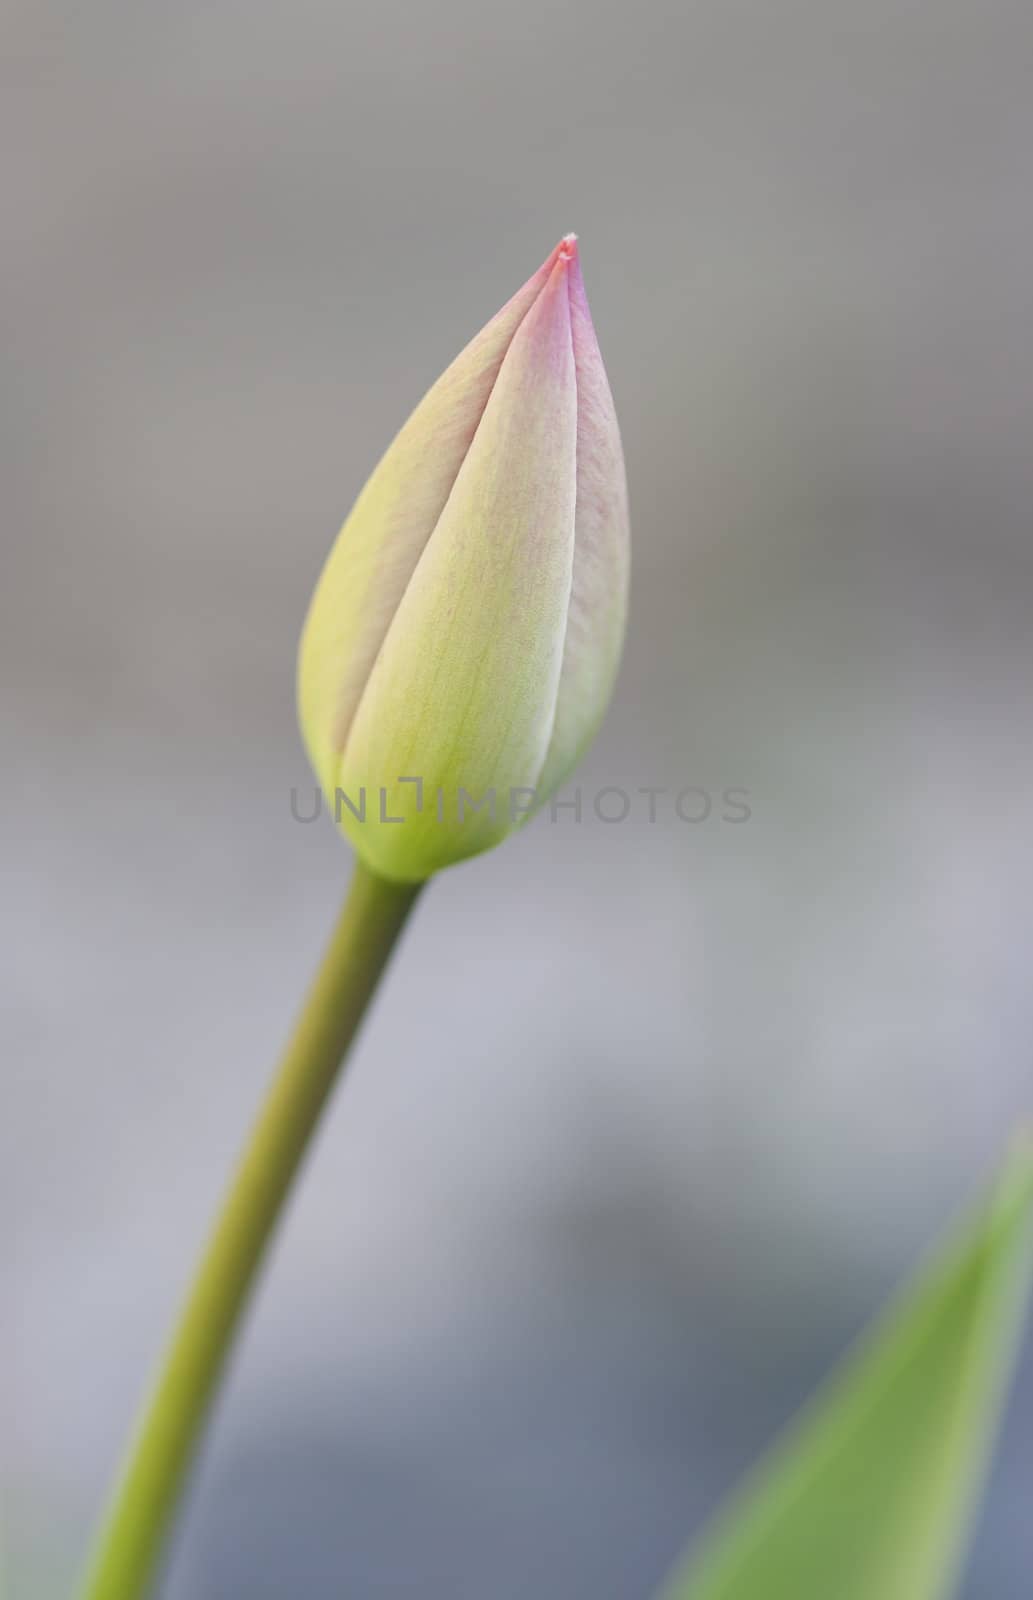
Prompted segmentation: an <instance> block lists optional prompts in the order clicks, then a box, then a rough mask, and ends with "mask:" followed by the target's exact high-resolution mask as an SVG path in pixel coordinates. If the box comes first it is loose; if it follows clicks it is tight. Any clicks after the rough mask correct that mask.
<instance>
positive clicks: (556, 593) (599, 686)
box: [298, 235, 628, 883]
mask: <svg viewBox="0 0 1033 1600" xmlns="http://www.w3.org/2000/svg"><path fill="white" fill-rule="evenodd" d="M627 586H628V515H627V491H626V487H625V478H624V462H623V456H622V453H621V443H620V434H619V432H618V428H617V419H616V416H615V413H614V408H613V400H612V397H611V395H610V389H609V385H608V383H607V380H606V373H605V370H604V368H603V363H602V358H601V356H600V353H599V346H598V343H597V341H596V337H595V331H594V329H593V326H592V319H591V315H590V313H589V309H588V302H587V300H586V298H585V291H584V286H583V283H582V279H581V271H580V266H579V261H578V251H577V242H576V240H575V238H574V237H573V235H569V236H568V237H567V238H565V239H563V240H561V242H560V243H559V244H558V245H557V246H556V248H555V250H553V252H552V254H551V255H550V256H549V258H548V260H547V261H546V262H545V263H544V264H543V266H542V267H541V268H539V270H538V271H537V272H536V273H535V274H534V276H533V277H532V278H530V279H529V280H528V282H527V283H526V284H525V285H524V287H523V288H522V289H520V290H519V291H518V292H517V293H516V294H515V295H514V296H513V298H512V299H511V300H510V301H509V302H508V303H507V304H506V305H505V306H504V307H503V308H502V310H501V311H500V312H499V313H498V315H497V316H495V317H494V318H493V319H492V320H491V321H490V322H489V323H488V324H487V326H486V327H485V328H484V329H483V330H482V331H481V332H480V333H479V334H478V335H477V337H476V338H475V339H473V340H472V342H471V343H470V344H468V345H467V346H466V348H465V349H464V350H463V351H462V353H461V354H460V355H459V356H457V357H456V359H455V361H453V363H452V365H451V366H450V367H449V368H448V369H447V371H446V372H445V373H444V374H443V376H442V377H441V378H439V379H438V381H437V383H435V384H434V386H433V388H431V390H430V391H429V392H428V394H427V395H426V396H425V397H424V399H423V400H422V401H421V402H420V404H419V405H418V406H417V408H416V410H415V411H414V412H413V414H412V416H411V417H410V418H409V420H408V422H407V423H406V424H405V426H404V427H403V428H402V430H401V432H400V433H399V434H398V436H397V438H396V439H395V440H394V442H393V444H391V446H390V447H389V449H388V450H387V453H386V454H385V455H384V457H383V458H382V460H381V461H380V464H379V465H378V466H377V468H376V470H375V471H374V473H373V476H372V477H371V478H370V480H369V482H368V483H367V484H366V487H365V488H364V489H363V491H362V493H361V494H360V496H359V498H358V501H357V502H356V504H355V507H354V509H353V511H352V512H351V515H350V516H349V517H348V520H347V521H346V522H345V524H344V527H343V528H342V530H341V532H340V535H339V536H338V539H337V541H336V543H335V544H334V546H333V549H332V550H331V552H330V555H329V557H328V559H327V562H326V566H325V568H324V570H323V573H322V576H321V578H320V580H319V583H318V585H317V588H316V591H315V594H314V596H313V599H312V603H311V607H310V609H309V613H308V617H307V619H306V622H305V627H304V631H303V634H302V639H301V649H300V657H299V670H298V693H299V710H300V720H301V727H302V732H303V735H304V739H305V742H306V746H307V748H308V752H309V755H310V758H311V760H312V763H313V766H314V768H315V771H316V775H317V777H318V780H319V783H320V786H321V788H322V791H323V794H324V797H325V800H326V802H327V804H328V805H329V806H331V807H332V809H333V810H334V812H335V815H336V816H337V818H338V821H339V823H340V825H341V827H342V829H343V831H344V832H345V834H346V835H347V836H348V837H349V839H350V840H351V841H352V843H353V845H354V847H355V849H356V851H357V852H358V854H359V855H360V857H361V858H362V859H363V860H364V862H365V863H366V865H367V866H368V867H370V868H371V869H372V870H373V871H374V872H376V873H378V874H379V875H380V876H381V877H385V878H389V879H393V880H395V881H398V882H403V883H405V882H409V883H416V882H420V881H422V880H423V879H425V878H427V877H429V876H430V875H431V874H432V873H433V872H435V871H437V870H438V869H439V868H441V867H444V866H448V865H450V864H451V863H453V862H455V861H459V860H462V859H463V858H465V857H467V856H470V855H474V854H476V853H477V852H478V851H481V850H485V849H487V848H489V847H490V846H491V845H493V844H497V843H498V842H499V841H500V840H501V839H503V838H504V837H505V836H506V835H507V834H508V833H510V832H512V831H513V830H514V828H516V827H518V826H519V825H520V824H521V822H523V821H524V820H525V819H526V817H527V816H528V815H530V814H531V813H532V812H533V811H534V809H535V808H536V807H537V806H539V805H540V804H541V803H542V802H543V801H544V800H545V799H547V797H548V796H549V795H550V794H551V793H552V792H553V791H554V790H555V789H556V788H557V786H558V785H559V784H560V783H562V781H563V780H564V779H565V778H566V776H567V775H568V774H569V772H570V771H571V769H572V768H573V766H574V764H575V763H576V762H577V760H578V758H579V757H580V755H581V754H582V752H583V751H584V749H585V747H586V745H587V744H588V743H589V741H590V740H591V738H592V736H593V734H594V733H595V731H596V729H597V727H598V726H599V723H600V721H601V719H602V716H603V713H604V711H605V709H606V705H607V703H608V701H609V698H610V694H611V690H612V687H613V682H614V677H615V675H616V671H617V665H618V660H619V656H620V651H621V644H622V640H623V635H624V625H625V612H626V601H627Z"/></svg>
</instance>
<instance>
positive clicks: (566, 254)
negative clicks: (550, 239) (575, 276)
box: [556, 233, 577, 261]
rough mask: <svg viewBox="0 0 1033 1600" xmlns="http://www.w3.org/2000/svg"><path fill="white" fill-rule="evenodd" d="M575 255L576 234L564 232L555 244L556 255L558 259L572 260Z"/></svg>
mask: <svg viewBox="0 0 1033 1600" xmlns="http://www.w3.org/2000/svg"><path fill="white" fill-rule="evenodd" d="M576 255H577V234H576V233H565V234H564V235H563V238H562V239H561V240H560V242H559V244H558V245H557V246H556V256H557V259H558V260H560V261H573V259H574V257H575V256H576Z"/></svg>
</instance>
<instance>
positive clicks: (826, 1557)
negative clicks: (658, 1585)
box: [662, 1142, 1033, 1600]
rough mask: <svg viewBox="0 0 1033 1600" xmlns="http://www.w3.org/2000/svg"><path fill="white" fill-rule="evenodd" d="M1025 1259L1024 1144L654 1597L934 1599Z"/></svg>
mask: <svg viewBox="0 0 1033 1600" xmlns="http://www.w3.org/2000/svg"><path fill="white" fill-rule="evenodd" d="M1031 1273H1033V1144H1030V1143H1028V1142H1026V1143H1024V1144H1023V1145H1022V1147H1021V1148H1019V1149H1017V1150H1016V1151H1015V1152H1014V1154H1013V1155H1012V1156H1011V1157H1010V1158H1009V1160H1008V1161H1007V1162H1006V1163H1005V1166H1004V1168H1003V1171H1002V1173H1001V1176H1000V1178H999V1180H998V1182H997V1184H996V1185H995V1187H994V1189H993V1191H992V1192H991V1194H990V1195H989V1196H988V1197H987V1199H986V1200H985V1201H984V1202H983V1204H982V1205H981V1206H980V1207H979V1208H978V1210H977V1211H976V1213H975V1214H974V1216H972V1217H970V1218H969V1219H968V1221H967V1223H966V1224H965V1226H964V1227H963V1228H962V1230H961V1232H960V1234H959V1235H958V1236H956V1237H955V1238H954V1239H953V1240H952V1242H951V1243H950V1244H949V1245H948V1247H947V1249H946V1250H945V1251H944V1252H943V1253H942V1254H941V1255H940V1256H939V1257H938V1258H937V1259H935V1260H934V1262H933V1263H932V1264H931V1265H930V1266H927V1267H926V1268H924V1269H923V1270H922V1271H921V1272H920V1274H919V1275H918V1277H917V1278H916V1279H915V1280H914V1281H913V1282H912V1283H911V1284H910V1285H909V1286H908V1287H907V1289H906V1290H905V1292H904V1294H903V1295H902V1296H901V1297H900V1299H899V1300H898V1301H897V1303H896V1304H895V1305H894V1306H892V1307H891V1308H890V1310H889V1311H888V1313H886V1314H885V1315H884V1317H883V1318H882V1319H881V1320H880V1321H879V1323H877V1324H876V1326H875V1327H874V1329H872V1330H871V1331H870V1332H869V1333H867V1334H866V1335H864V1336H862V1338H861V1340H860V1341H859V1343H858V1346H857V1348H856V1349H855V1350H854V1351H853V1352H852V1354H850V1355H849V1356H848V1357H847V1359H846V1360H845V1361H844V1363H843V1365H842V1367H841V1368H840V1369H839V1370H838V1371H837V1372H836V1373H835V1374H834V1375H833V1377H832V1378H831V1379H830V1380H829V1382H828V1383H827V1384H826V1386H825V1387H824V1388H823V1390H822V1391H820V1392H819V1394H818V1396H817V1397H816V1399H815V1400H814V1401H813V1402H812V1403H811V1404H810V1406H808V1407H807V1409H806V1410H805V1412H804V1413H803V1415H802V1417H801V1418H800V1419H799V1420H798V1421H797V1422H796V1423H795V1424H794V1425H793V1426H791V1428H790V1430H789V1432H788V1434H787V1435H786V1437H785V1439H784V1441H783V1442H782V1443H781V1444H777V1445H776V1446H775V1448H774V1450H773V1451H772V1452H771V1454H770V1456H769V1457H768V1458H767V1460H766V1461H764V1462H762V1463H761V1465H760V1467H759V1469H758V1470H757V1471H756V1472H755V1473H754V1474H752V1475H751V1476H750V1477H749V1478H748V1480H747V1482H746V1484H745V1485H744V1486H743V1488H742V1489H741V1491H740V1492H739V1494H738V1495H737V1496H736V1497H735V1498H734V1499H733V1502H732V1504H731V1507H730V1509H729V1510H728V1512H726V1513H725V1515H724V1516H722V1517H721V1518H719V1520H718V1523H717V1525H716V1527H715V1529H714V1531H713V1533H712V1534H711V1535H710V1537H709V1538H708V1539H705V1540H704V1543H703V1547H702V1549H701V1550H700V1552H699V1553H698V1555H696V1556H695V1558H694V1559H693V1558H692V1557H690V1559H689V1560H688V1562H687V1563H686V1564H685V1566H684V1567H682V1568H681V1569H679V1571H678V1572H677V1573H676V1574H675V1576H674V1578H673V1579H672V1580H671V1582H670V1584H669V1586H668V1587H667V1588H665V1589H664V1591H663V1596H662V1600H830V1597H831V1596H835V1600H946V1597H947V1596H949V1595H951V1594H953V1593H954V1592H955V1588H956V1584H957V1581H958V1579H959V1576H960V1567H961V1561H962V1558H963V1556H964V1553H965V1549H966V1546H967V1543H968V1535H969V1532H970V1530H971V1524H972V1518H973V1513H974V1510H975V1507H976V1505H977V1503H978V1500H979V1496H980V1491H981V1489H982V1487H983V1483H984V1479H985V1476H986V1470H987V1466H988V1463H989V1457H990V1452H991V1448H992V1444H993V1439H994V1435H995V1432H996V1425H997V1421H998V1418H999V1416H1000V1412H1001V1409H1002V1405H1003V1402H1004V1397H1005V1393H1006V1389H1007V1383H1008V1380H1009V1378H1010V1375H1011V1372H1012V1369H1013V1367H1014V1364H1015V1358H1016V1354H1017V1350H1018V1343H1019V1335H1020V1330H1021V1325H1022V1318H1023V1312H1024V1309H1025V1305H1026V1300H1027V1298H1028V1294H1029V1287H1030V1278H1031Z"/></svg>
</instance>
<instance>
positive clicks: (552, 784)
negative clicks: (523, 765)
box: [538, 250, 630, 797]
mask: <svg viewBox="0 0 1033 1600" xmlns="http://www.w3.org/2000/svg"><path fill="white" fill-rule="evenodd" d="M567 285H568V290H569V294H570V321H571V333H572V337H573V346H574V370H575V374H576V377H577V393H578V418H577V500H576V509H575V514H574V570H573V580H572V584H571V592H570V606H569V610H568V614H567V632H566V641H565V644H564V651H563V668H562V672H561V674H560V686H559V693H558V696H557V701H556V717H555V722H554V726H553V731H552V738H551V740H550V743H549V751H548V755H547V756H546V759H545V764H544V767H543V769H542V771H541V773H540V774H539V777H538V789H539V793H540V794H541V796H542V797H545V796H547V795H550V794H551V793H552V792H553V790H554V789H555V788H556V787H557V786H558V785H559V784H560V783H562V782H563V779H564V778H565V777H566V775H567V774H568V773H569V772H570V771H571V769H572V768H573V767H574V766H575V765H576V763H577V761H578V759H579V757H580V756H581V754H582V752H583V751H584V749H585V748H586V746H587V745H588V744H589V743H590V742H591V740H592V738H593V737H594V735H595V732H596V730H597V728H598V726H599V724H600V722H601V721H602V719H603V715H604V713H605V711H606V707H607V705H608V703H609V699H610V695H611V693H612V690H613V684H614V679H615V678H616V676H617V667H618V665H619V663H620V655H621V646H622V644H623V642H624V627H625V621H626V616H627V603H628V571H629V565H630V534H629V525H628V491H627V484H626V482H625V476H624V453H623V450H622V448H621V437H620V429H619V428H618V425H617V413H616V410H615V409H614V404H613V396H612V394H611V393H610V385H609V383H608V381H607V377H606V369H605V367H604V366H603V359H602V356H601V354H600V351H599V343H598V340H597V339H596V336H595V328H594V327H593V325H592V315H591V312H590V311H589V309H588V300H587V297H586V295H585V286H584V282H583V280H582V277H581V264H580V261H579V260H578V256H577V252H576V250H575V251H574V252H573V255H572V259H571V262H570V267H569V270H568V273H567Z"/></svg>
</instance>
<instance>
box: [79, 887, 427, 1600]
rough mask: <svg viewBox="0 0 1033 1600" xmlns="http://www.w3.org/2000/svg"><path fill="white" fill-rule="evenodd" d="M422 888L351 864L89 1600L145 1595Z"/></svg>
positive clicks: (146, 1420) (143, 1429)
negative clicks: (320, 1133)
mask: <svg viewBox="0 0 1033 1600" xmlns="http://www.w3.org/2000/svg"><path fill="white" fill-rule="evenodd" d="M419 888H420V885H418V884H393V883H387V882H386V881H385V880H383V879H381V878H377V877H374V876H373V874H372V873H370V872H368V871H367V870H366V868H365V867H363V866H362V865H361V863H360V864H357V866H356V869H355V875H354V877H353V879H352V882H351V886H350V888H349V891H348V895H347V898H346V900H345V903H344V908H343V910H342V911H341V915H340V918H339V920H338V922H337V926H336V928H335V929H334V932H333V935H332V937H331V939H330V944H329V946H328V948H327V951H326V954H325V956H324V958H323V961H322V964H321V966H320V968H319V971H318V973H317V974H316V978H315V981H314V983H313V985H312V988H311V989H310V991H309V994H308V997H307V999H306V1001H305V1005H304V1007H303V1009H302V1012H301V1015H300V1017H299V1019H298V1022H297V1024H296V1026H295V1030H294V1034H293V1037H292V1038H291V1040H290V1043H289V1044H288V1046H287V1049H286V1052H285V1054H284V1057H283V1060H282V1063H281V1065H280V1069H279V1071H278V1073H277V1075H276V1078H275V1080H274V1082H273V1084H272V1087H271V1089H270V1091H269V1094H268V1098H267V1099H266V1102H265V1105H264V1106H263V1108H262V1111H261V1113H260V1115H259V1118H258V1122H257V1123H256V1125H255V1128H254V1130H253V1132H252V1134H251V1138H250V1140H249V1142H248V1145H247V1147H246V1149H245V1151H244V1154H243V1158H242V1160H241V1163H240V1165H239V1167H238V1169H237V1172H236V1176H235V1177H234V1179H233V1182H232V1184H231V1186H230V1190H229V1194H228V1195H227V1197H226V1200H225V1203H224V1205H223V1209H222V1213H221V1215H220V1216H219V1218H218V1220H217V1221H216V1224H215V1228H214V1230H213V1232H212V1234H211V1237H210V1239H209V1242H208V1246H207V1248H206V1250H205V1253H204V1256H203V1257H202V1259H201V1264H200V1267H199V1268H198V1272H197V1276H196V1278H195V1279H194V1283H193V1287H192V1289H191V1291H190V1295H189V1297H188V1299H187V1302H186V1304H185V1306H184V1308H183V1311H182V1313H181V1316H180V1319H179V1323H178V1325H177V1327H176V1329H175V1332H174V1334H173V1338H172V1343H171V1345H170V1347H169V1349H168V1352H167V1354H166V1357H165V1360H164V1362H163V1364H162V1367H161V1369H160V1372H159V1375H158V1381H157V1386H156V1388H155V1389H154V1392H153V1394H152V1396H151V1398H150V1401H149V1402H148V1404H147V1406H146V1408H145V1410H144V1411H143V1414H142V1418H141V1422H140V1425H139V1429H138V1432H137V1434H136V1438H135V1440H134V1442H133V1444H132V1447H131V1449H130V1452H129V1457H128V1461H127V1463H126V1467H125V1471H124V1473H123V1476H122V1479H121V1481H120V1483H119V1485H118V1487H117V1489H116V1491H115V1495H114V1498H113V1500H112V1503H111V1506H110V1509H109V1511H108V1515H107V1518H106V1520H105V1522H104V1525H103V1527H102V1529H101V1533H100V1537H99V1540H98V1543H97V1546H96V1550H95V1552H94V1557H93V1561H92V1564H91V1566H90V1569H89V1573H88V1575H87V1578H86V1582H85V1585H84V1587H83V1590H82V1600H140V1597H141V1596H143V1595H145V1594H146V1592H147V1589H148V1586H149V1583H150V1580H151V1578H152V1577H153V1575H154V1572H155V1569H156V1566H157V1563H158V1559H159V1556H160V1554H161V1548H162V1543H163V1539H164V1536H165V1534H166V1532H167V1530H168V1527H169V1524H170V1522H171V1519H172V1515H173V1512H174V1511H175V1508H176V1503H177V1501H178V1499H179V1495H180V1492H181V1490H182V1487H183V1483H184V1480H185V1478H186V1475H187V1471H188V1469H189V1466H190V1462H191V1458H192V1456H193V1452H194V1448H195V1446H196V1444H197V1441H198V1438H199V1435H200V1433H201V1429H202V1426H203V1424H204V1420H205V1414H206V1412H207V1410H208V1406H209V1403H210V1401H211V1399H212V1395H213V1393H214V1390H215V1387H216V1384H217V1382H218V1379H219V1375H220V1373H221V1371H222V1368H223V1366H224V1364H225V1361H226V1357H227V1355H228V1353H229V1349H230V1346H231V1344H232V1340H233V1335H234V1332H235V1330H236V1327H237V1324H238V1322H239V1321H240V1316H241V1313H242V1311H243V1309H244V1306H245V1304H246V1302H247V1298H248V1293H249V1291H250V1289H251V1286H252V1284H253V1283H254V1280H255V1276H256V1274H257V1271H258V1268H259V1266H260V1264H261V1261H262V1256H263V1254H264V1252H265V1248H266V1246H267V1244H268V1242H269V1239H270V1237H271V1235H272V1233H273V1229H274V1227H275V1225H276V1221H277V1218H278V1217H279V1214H280V1211H281V1209H282V1207H283V1203H284V1200H285V1198H286V1196H287V1192H288V1190H289V1189H290V1186H291V1182H292V1180H293V1178H294V1175H295V1173H296V1172H297V1170H298V1168H299V1166H300V1164H301V1160H302V1157H303V1156H304V1154H305V1150H306V1147H307V1145H308V1142H309V1139H310V1137H311V1135H312V1131H313V1129H314V1128H315V1126H316V1123H317V1122H318V1120H319V1115H320V1112H321V1111H322V1109H323V1106H324V1105H325V1104H326V1101H327V1098H328V1096H329V1093H330V1090H331V1089H332V1087H333V1085H334V1081H335V1079H336V1077H337V1072H338V1068H339V1066H340V1063H341V1059H342V1057H343V1056H344V1054H345V1052H346V1050H347V1049H348V1047H349V1045H350V1044H351V1042H352V1040H353V1038H354V1037H355V1034H356V1032H357V1031H358V1028H359V1024H360V1023H361V1021H362V1017H363V1014H364V1012H365V1010H366V1007H367V1005H368V1004H369V1001H370V999H371V997H372V995H373V991H374V990H375V988H376V986H377V981H378V979H379V978H380V976H381V974H382V972H383V971H384V968H385V966H386V965H387V961H388V958H389V956H390V954H391V951H392V948H393V947H394V944H395V941H396V939H397V938H398V935H399V933H400V932H401V930H402V927H403V925H404V923H405V919H406V917H407V915H408V913H409V911H410V910H411V908H412V905H413V902H414V901H415V899H416V896H417V894H418V892H419Z"/></svg>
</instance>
